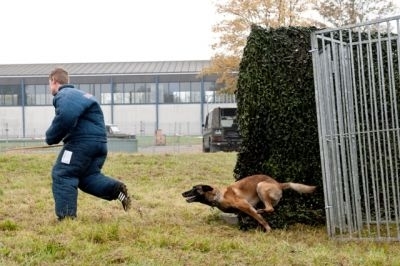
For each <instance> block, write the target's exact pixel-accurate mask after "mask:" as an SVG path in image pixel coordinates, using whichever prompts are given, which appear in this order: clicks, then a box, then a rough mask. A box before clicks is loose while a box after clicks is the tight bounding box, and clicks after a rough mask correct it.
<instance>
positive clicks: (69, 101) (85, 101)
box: [46, 85, 107, 145]
mask: <svg viewBox="0 0 400 266" xmlns="http://www.w3.org/2000/svg"><path fill="white" fill-rule="evenodd" d="M53 105H54V107H55V113H56V115H55V117H54V119H53V121H52V123H51V125H50V127H49V129H47V131H46V143H47V144H49V145H52V144H57V143H59V142H60V141H61V140H63V142H64V143H67V142H69V141H72V140H80V141H84V140H85V139H86V140H97V141H101V142H106V141H107V136H106V129H105V125H104V116H103V112H102V110H101V107H100V105H99V103H98V102H97V100H96V98H95V97H93V95H91V94H89V93H86V92H84V91H81V90H79V89H77V88H75V87H74V86H73V85H63V86H61V87H60V88H59V90H58V92H57V94H56V95H54V98H53Z"/></svg>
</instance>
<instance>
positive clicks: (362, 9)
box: [317, 0, 396, 27]
mask: <svg viewBox="0 0 400 266" xmlns="http://www.w3.org/2000/svg"><path fill="white" fill-rule="evenodd" d="M317 8H318V10H319V13H320V15H321V16H322V17H323V18H324V19H325V20H326V21H327V22H329V23H330V24H331V25H332V26H334V27H340V26H344V25H351V24H356V23H362V22H365V21H367V20H373V19H378V18H380V17H382V16H387V15H390V14H392V13H393V12H394V11H395V9H396V8H395V6H394V2H393V1H392V0H320V1H319V2H318V3H317Z"/></svg>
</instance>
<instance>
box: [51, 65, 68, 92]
mask: <svg viewBox="0 0 400 266" xmlns="http://www.w3.org/2000/svg"><path fill="white" fill-rule="evenodd" d="M68 83H69V75H68V72H67V71H66V70H64V69H63V68H60V67H58V68H56V69H54V70H53V71H51V73H50V75H49V87H50V92H51V94H53V95H56V94H57V92H58V88H59V87H60V86H61V85H64V84H68Z"/></svg>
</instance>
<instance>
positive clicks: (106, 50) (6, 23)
mask: <svg viewBox="0 0 400 266" xmlns="http://www.w3.org/2000/svg"><path fill="white" fill-rule="evenodd" d="M0 10H1V15H0V64H30V63H33V64H38V63H83V62H132V61H133V62H134V61H170V60H208V59H210V58H211V56H212V55H213V51H212V49H211V45H212V44H213V43H215V42H216V41H217V37H216V35H215V34H214V33H213V32H212V26H213V25H215V24H216V23H217V22H218V21H217V15H216V12H215V5H214V4H213V1H212V0H68V1H57V0H1V1H0Z"/></svg>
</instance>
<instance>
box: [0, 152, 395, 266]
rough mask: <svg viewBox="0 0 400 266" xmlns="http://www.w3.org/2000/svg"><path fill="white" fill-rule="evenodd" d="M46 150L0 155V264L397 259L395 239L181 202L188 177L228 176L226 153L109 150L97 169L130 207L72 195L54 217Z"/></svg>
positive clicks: (225, 179) (50, 157)
mask: <svg viewBox="0 0 400 266" xmlns="http://www.w3.org/2000/svg"><path fill="white" fill-rule="evenodd" d="M55 156H56V154H0V206H1V207H0V265H399V264H400V252H399V250H400V245H399V243H397V242H394V243H377V242H367V241H358V242H337V241H335V240H331V239H329V238H328V236H327V234H326V228H325V227H323V226H322V227H309V226H304V225H295V226H292V227H289V228H288V229H286V230H273V231H272V232H270V233H268V234H266V233H263V232H260V231H257V230H250V231H247V232H243V231H240V230H239V229H238V227H237V226H236V225H230V224H227V223H225V222H224V221H223V220H222V219H221V218H220V212H219V211H218V210H217V209H212V208H210V207H207V206H205V205H201V204H197V203H192V204H188V203H186V202H185V200H184V199H183V198H182V196H181V193H182V192H183V191H185V190H187V189H189V188H191V187H192V186H193V185H195V184H197V183H209V184H214V185H218V186H224V185H227V184H229V183H231V182H233V174H232V171H233V168H234V166H235V161H236V154H235V153H211V154H210V153H209V154H202V153H200V154H174V155H169V154H160V155H141V154H110V156H109V159H108V161H107V162H106V165H105V167H104V172H105V173H106V174H108V175H110V176H113V177H115V178H118V179H121V180H123V181H124V182H125V183H126V184H127V185H128V188H129V190H130V192H131V193H132V194H133V197H134V205H133V209H132V210H131V211H130V212H128V213H126V212H124V211H123V210H122V207H121V205H120V203H119V202H117V201H111V202H109V201H104V200H101V199H98V198H95V197H93V196H90V195H87V194H84V193H82V192H80V194H79V202H78V218H77V219H76V220H74V221H71V220H67V221H63V222H57V221H56V218H55V215H54V202H53V198H52V193H51V177H50V170H51V167H52V164H53V161H54V159H55ZM139 207H140V208H141V210H142V213H143V216H142V217H141V216H140V215H139V213H138V212H137V211H136V209H137V208H139Z"/></svg>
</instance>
